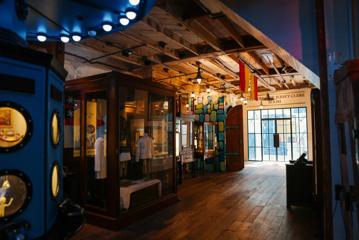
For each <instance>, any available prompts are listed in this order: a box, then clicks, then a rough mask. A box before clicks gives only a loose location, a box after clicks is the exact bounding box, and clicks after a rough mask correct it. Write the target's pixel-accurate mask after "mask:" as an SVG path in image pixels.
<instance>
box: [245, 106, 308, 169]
mask: <svg viewBox="0 0 359 240" xmlns="http://www.w3.org/2000/svg"><path fill="white" fill-rule="evenodd" d="M307 151H308V131H307V109H306V108H305V107H300V108H284V109H263V110H249V111H248V160H250V161H274V162H288V161H289V160H292V159H293V160H295V159H297V158H299V156H300V155H301V154H302V153H303V152H307Z"/></svg>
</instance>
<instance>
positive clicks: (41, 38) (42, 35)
mask: <svg viewBox="0 0 359 240" xmlns="http://www.w3.org/2000/svg"><path fill="white" fill-rule="evenodd" d="M36 38H37V40H38V41H39V42H45V41H46V39H47V36H46V34H45V33H38V34H37V37H36Z"/></svg>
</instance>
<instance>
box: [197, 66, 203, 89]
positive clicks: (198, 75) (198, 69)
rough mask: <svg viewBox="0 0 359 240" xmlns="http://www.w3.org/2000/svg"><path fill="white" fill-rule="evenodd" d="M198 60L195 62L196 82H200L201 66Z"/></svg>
mask: <svg viewBox="0 0 359 240" xmlns="http://www.w3.org/2000/svg"><path fill="white" fill-rule="evenodd" d="M200 64H201V63H200V62H196V65H197V66H198V68H197V75H196V80H197V83H198V84H201V82H202V75H201V66H200Z"/></svg>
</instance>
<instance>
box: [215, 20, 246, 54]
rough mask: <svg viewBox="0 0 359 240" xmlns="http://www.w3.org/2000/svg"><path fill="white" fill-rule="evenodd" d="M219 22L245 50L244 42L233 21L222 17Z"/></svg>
mask: <svg viewBox="0 0 359 240" xmlns="http://www.w3.org/2000/svg"><path fill="white" fill-rule="evenodd" d="M219 21H220V22H221V23H222V26H223V27H224V28H225V29H226V30H227V32H228V33H229V34H230V35H231V36H232V38H233V39H234V40H235V41H236V42H237V43H238V45H239V46H241V47H242V48H245V44H244V40H243V38H242V36H241V35H240V34H239V33H238V31H237V29H236V28H235V27H234V25H233V23H232V21H231V20H230V19H229V18H227V17H226V16H223V17H220V18H219Z"/></svg>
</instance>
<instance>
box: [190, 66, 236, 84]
mask: <svg viewBox="0 0 359 240" xmlns="http://www.w3.org/2000/svg"><path fill="white" fill-rule="evenodd" d="M186 65H187V66H189V67H191V68H193V69H194V70H195V69H197V68H198V67H197V66H196V65H194V64H192V63H186ZM202 69H203V72H202V73H203V74H204V75H207V76H209V77H211V78H214V79H216V80H218V81H220V82H221V83H225V84H227V85H228V86H230V87H233V88H238V86H235V85H233V84H232V83H230V82H227V81H226V80H225V79H222V78H220V77H218V76H217V75H216V74H213V73H211V72H209V71H208V70H206V69H204V68H202Z"/></svg>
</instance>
